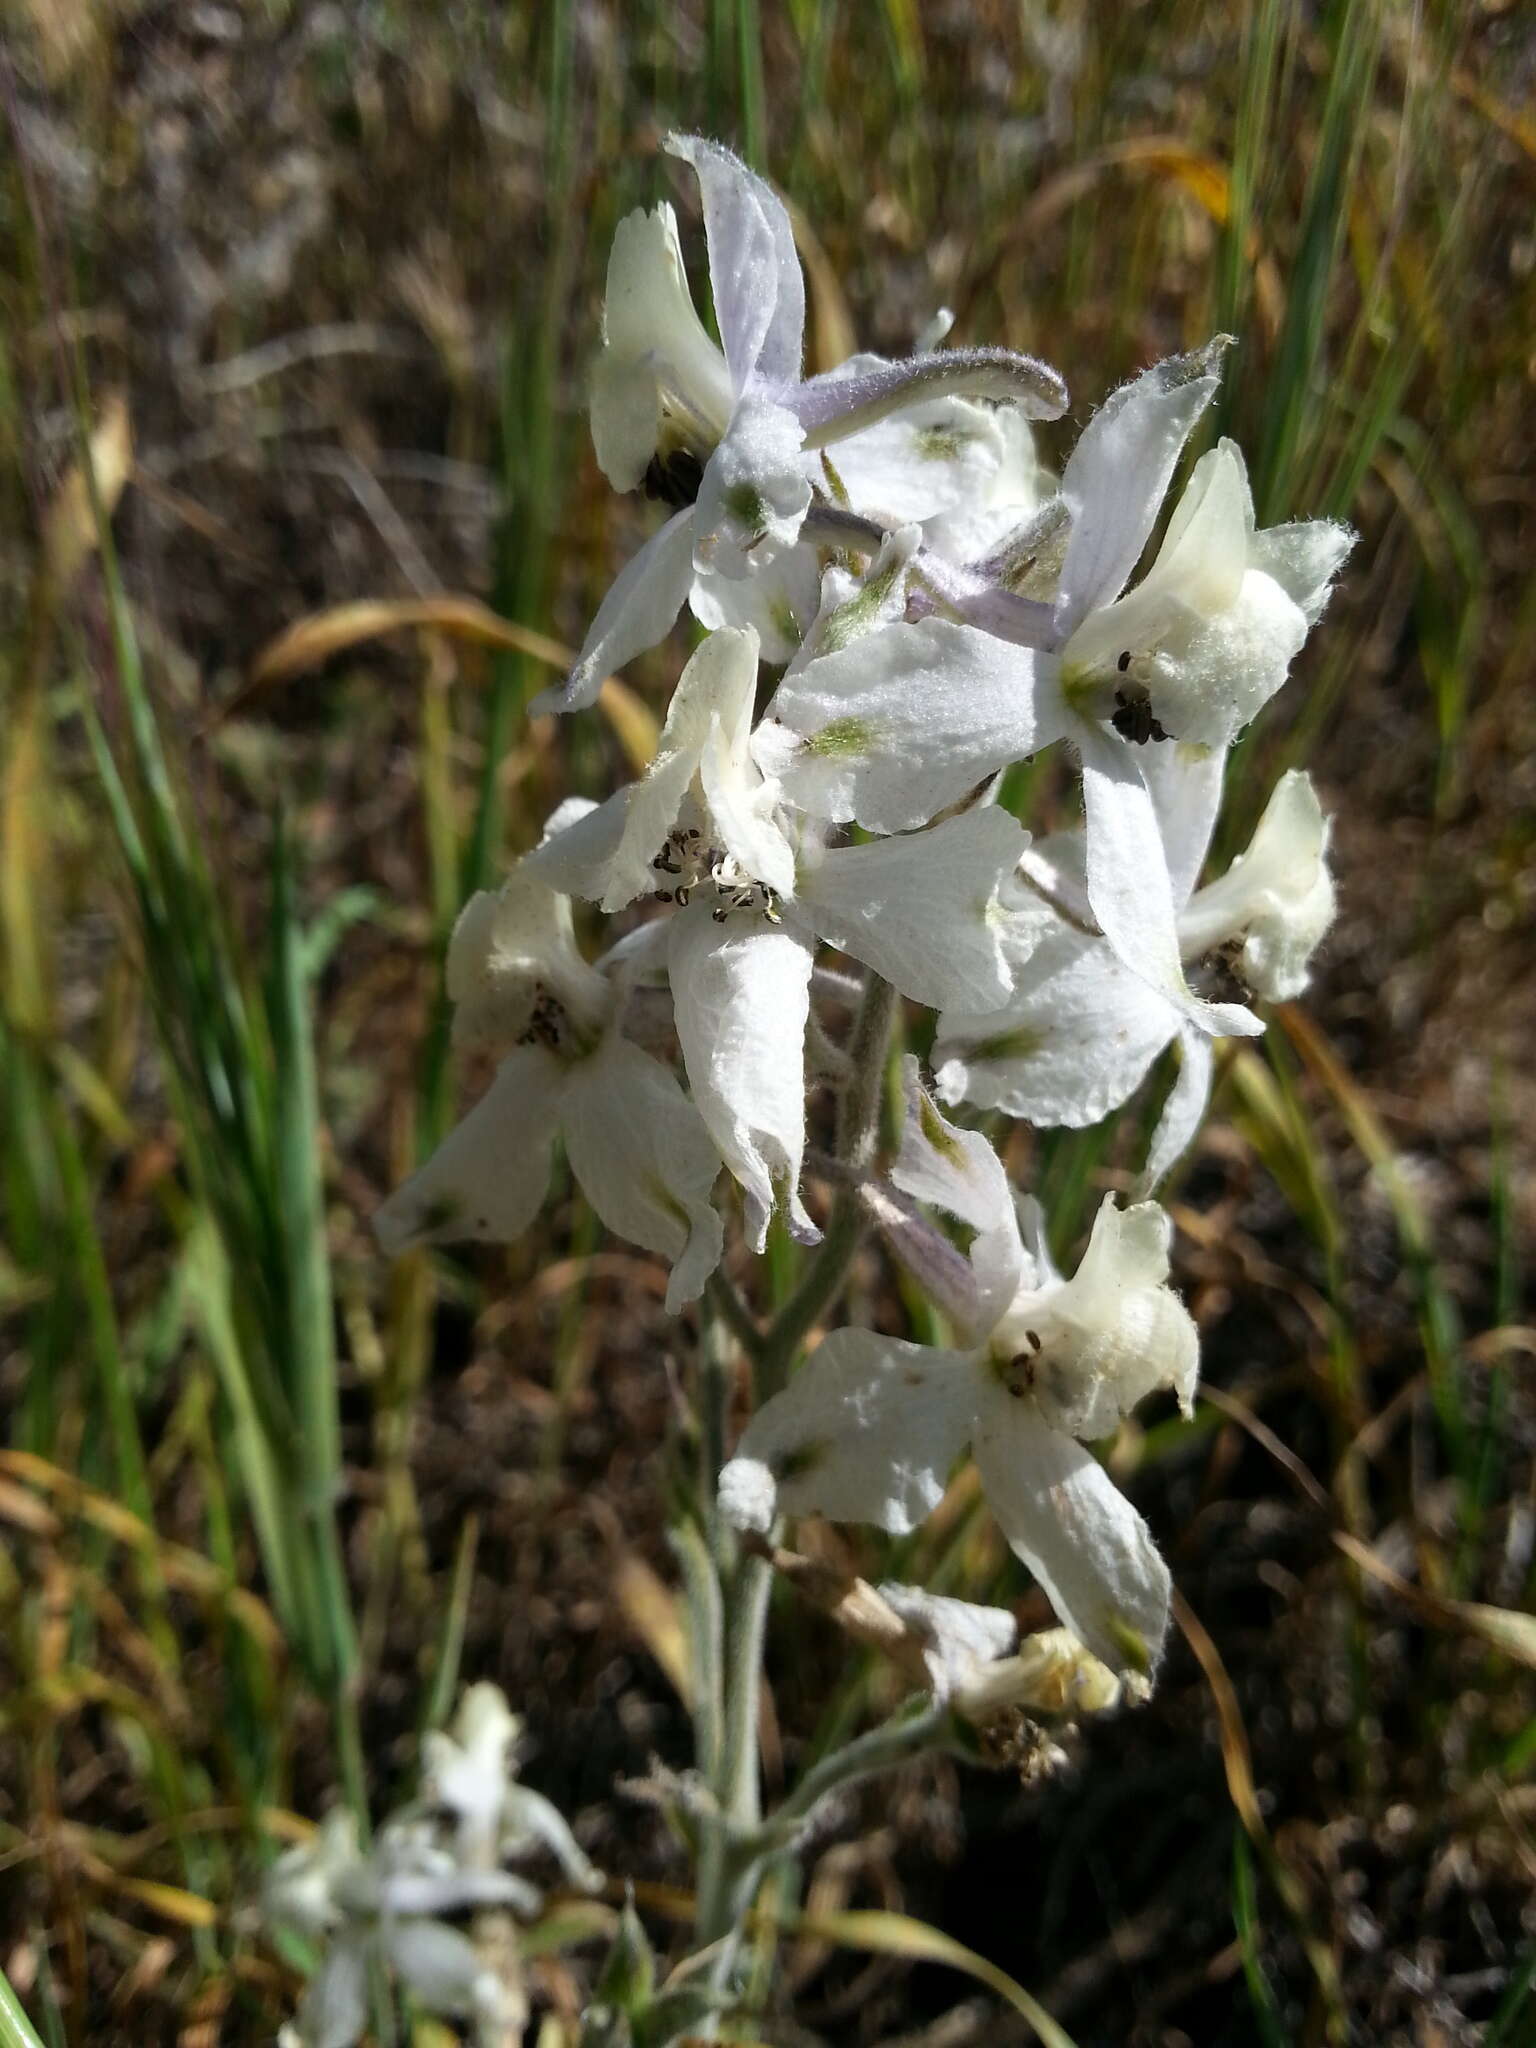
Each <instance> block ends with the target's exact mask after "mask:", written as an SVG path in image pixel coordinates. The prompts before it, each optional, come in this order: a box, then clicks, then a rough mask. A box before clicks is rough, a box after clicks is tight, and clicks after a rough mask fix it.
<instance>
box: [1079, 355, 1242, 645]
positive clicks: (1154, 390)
mask: <svg viewBox="0 0 1536 2048" xmlns="http://www.w3.org/2000/svg"><path fill="white" fill-rule="evenodd" d="M1217 359H1218V345H1217V344H1214V343H1213V344H1212V345H1211V347H1210V348H1206V349H1201V350H1199V351H1197V352H1196V353H1195V354H1193V355H1187V356H1170V357H1169V358H1168V359H1167V361H1166V362H1161V363H1156V364H1154V365H1153V367H1152V368H1151V369H1150V370H1146V371H1144V372H1143V373H1142V375H1141V376H1139V377H1137V378H1135V379H1134V380H1133V381H1132V382H1131V383H1129V384H1122V385H1121V387H1120V389H1119V390H1118V391H1114V392H1111V394H1110V395H1109V397H1108V398H1107V399H1106V400H1105V401H1104V403H1103V405H1101V406H1100V407H1099V409H1098V411H1097V412H1096V413H1095V414H1094V416H1093V418H1092V419H1091V420H1090V421H1089V422H1088V424H1087V426H1086V427H1085V428H1084V429H1083V431H1082V434H1081V435H1080V436H1079V438H1078V442H1077V446H1076V447H1075V448H1074V449H1073V451H1072V454H1071V457H1070V459H1069V461H1068V463H1067V466H1066V468H1065V469H1064V470H1063V472H1062V477H1061V494H1062V496H1063V498H1065V499H1066V501H1067V504H1068V506H1069V507H1070V509H1071V513H1072V536H1071V539H1070V540H1069V541H1068V542H1067V551H1066V557H1065V560H1064V561H1063V563H1062V570H1061V582H1060V586H1059V590H1058V595H1057V602H1056V617H1057V623H1058V627H1059V630H1060V634H1061V638H1062V639H1063V640H1065V639H1066V638H1067V637H1068V636H1069V635H1070V634H1071V633H1072V632H1073V631H1074V630H1075V629H1076V627H1077V626H1078V625H1079V624H1080V623H1081V621H1082V620H1083V619H1084V618H1085V617H1086V616H1087V615H1088V613H1089V612H1091V611H1093V610H1095V609H1096V608H1097V607H1098V606H1100V605H1106V604H1109V603H1111V602H1112V600H1113V599H1115V598H1116V597H1118V596H1119V594H1120V592H1121V590H1122V589H1123V588H1124V586H1125V581H1126V578H1127V577H1128V576H1129V575H1130V573H1131V571H1132V570H1133V569H1134V568H1135V566H1136V563H1137V561H1138V560H1139V558H1140V556H1141V551H1142V549H1143V548H1144V547H1145V546H1146V544H1147V536H1148V535H1149V534H1150V533H1151V531H1152V527H1153V523H1154V521H1155V520H1156V518H1157V514H1158V508H1159V507H1160V506H1161V504H1162V502H1163V499H1164V497H1165V496H1166V494H1167V490H1168V485H1169V482H1170V481H1171V479H1172V477H1173V471H1174V466H1175V464H1176V463H1177V462H1178V459H1179V455H1180V452H1181V451H1182V449H1183V446H1184V443H1185V442H1186V441H1187V440H1188V438H1189V434H1190V429H1191V428H1192V427H1193V426H1194V424H1195V422H1196V420H1197V419H1199V417H1200V415H1201V413H1202V412H1204V410H1205V408H1206V407H1207V406H1208V405H1209V404H1210V402H1211V399H1212V398H1213V397H1214V396H1215V393H1216V387H1217V383H1218V379H1217V377H1216V376H1215V375H1214V374H1213V371H1214V368H1215V364H1216V361H1217Z"/></svg>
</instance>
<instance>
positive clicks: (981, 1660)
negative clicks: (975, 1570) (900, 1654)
mask: <svg viewBox="0 0 1536 2048" xmlns="http://www.w3.org/2000/svg"><path fill="white" fill-rule="evenodd" d="M875 1590H876V1592H878V1593H879V1595H880V1597H881V1599H882V1600H883V1601H884V1602H885V1604H886V1606H887V1607H889V1608H890V1609H891V1611H892V1613H893V1614H895V1615H896V1616H897V1617H898V1618H899V1619H900V1620H902V1621H904V1622H905V1623H906V1625H907V1627H908V1628H909V1629H910V1630H911V1631H912V1633H913V1634H914V1635H915V1636H917V1637H919V1638H920V1639H921V1641H922V1642H923V1644H924V1653H923V1662H924V1664H925V1665H926V1666H927V1670H928V1680H929V1684H930V1685H931V1686H932V1688H933V1696H934V1698H935V1699H936V1700H937V1701H938V1702H939V1704H940V1705H941V1706H942V1705H943V1703H944V1702H945V1701H946V1700H947V1699H949V1698H950V1697H951V1696H952V1695H953V1694H954V1693H955V1692H956V1691H958V1690H960V1689H962V1688H964V1687H966V1686H970V1685H975V1684H977V1683H978V1682H979V1681H980V1680H981V1679H982V1678H983V1677H984V1676H985V1674H986V1669H987V1666H988V1665H989V1664H993V1663H995V1662H996V1661H997V1659H998V1658H999V1657H1006V1656H1007V1655H1008V1652H1009V1651H1010V1650H1011V1649H1012V1648H1013V1646H1014V1644H1015V1643H1016V1642H1017V1641H1018V1639H1019V1625H1018V1623H1017V1622H1016V1621H1015V1620H1014V1618H1013V1616H1012V1615H1011V1614H1010V1613H1009V1612H1008V1610H1007V1608H1005V1607H978V1606H976V1605H975V1604H974V1602H972V1601H970V1600H950V1599H946V1598H945V1597H944V1595H943V1594H940V1593H927V1592H924V1591H923V1589H922V1588H921V1587H920V1586H903V1585H900V1584H898V1583H897V1582H896V1581H895V1580H892V1579H885V1580H882V1581H881V1583H880V1585H879V1586H877V1587H876V1589H875Z"/></svg>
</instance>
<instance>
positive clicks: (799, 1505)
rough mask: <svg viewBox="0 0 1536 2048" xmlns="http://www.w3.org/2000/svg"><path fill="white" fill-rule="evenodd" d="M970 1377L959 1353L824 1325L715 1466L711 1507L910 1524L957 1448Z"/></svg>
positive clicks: (927, 1505) (740, 1515)
mask: <svg viewBox="0 0 1536 2048" xmlns="http://www.w3.org/2000/svg"><path fill="white" fill-rule="evenodd" d="M975 1384H976V1372H975V1366H974V1362H973V1360H972V1358H971V1357H970V1355H969V1354H968V1353H966V1352H956V1351H939V1350H935V1349H934V1348H933V1347H932V1346H931V1345H926V1344H907V1343H904V1342H903V1341H902V1340H901V1339H900V1338H897V1337H880V1336H876V1335H875V1333H874V1332H873V1331H872V1330H836V1331H834V1332H833V1334H832V1335H831V1336H830V1337H828V1338H827V1339H826V1341H825V1342H824V1343H823V1344H821V1345H820V1346H819V1347H818V1348H817V1350H816V1352H815V1354H814V1356H813V1357H812V1358H811V1359H810V1361H809V1363H808V1364H806V1365H804V1366H802V1367H801V1369H800V1371H799V1372H798V1373H797V1374H796V1375H795V1377H794V1378H793V1379H792V1380H791V1381H790V1383H789V1385H788V1386H787V1387H786V1388H785V1389H784V1390H783V1392H782V1393H778V1394H775V1395H774V1396H773V1398H772V1400H770V1401H766V1402H764V1404H763V1406H762V1407H761V1408H759V1409H758V1411H757V1413H756V1414H755V1415H754V1416H753V1418H752V1420H751V1421H750V1422H749V1423H748V1424H747V1427H746V1431H745V1433H744V1434H743V1436H742V1439H741V1442H740V1444H739V1445H738V1446H737V1450H736V1455H735V1457H734V1458H732V1460H731V1461H730V1463H729V1464H728V1465H727V1466H726V1467H725V1470H724V1471H723V1472H722V1473H721V1475H720V1504H721V1507H722V1509H723V1510H724V1512H725V1513H726V1514H727V1515H729V1516H730V1517H731V1518H732V1519H733V1520H735V1521H737V1522H738V1523H739V1525H740V1526H743V1527H752V1528H760V1529H766V1528H767V1527H768V1526H769V1523H770V1522H771V1521H772V1518H773V1514H774V1512H775V1511H776V1512H778V1513H780V1514H786V1515H807V1514H821V1515H829V1516H830V1517H831V1518H832V1520H833V1521H836V1522H873V1523H875V1524H876V1526H877V1527H879V1528H881V1529H884V1530H886V1531H887V1532H889V1533H890V1534H891V1535H900V1534H902V1533H903V1532H904V1531H905V1530H908V1529H911V1528H915V1527H916V1525H917V1524H918V1523H919V1522H920V1521H922V1519H923V1517H924V1516H925V1515H928V1514H931V1513H932V1511H933V1510H934V1509H935V1508H936V1507H937V1506H938V1504H939V1502H940V1501H941V1500H942V1499H943V1497H944V1488H945V1485H946V1484H947V1482H948V1479H949V1473H950V1468H951V1467H952V1466H953V1464H954V1462H955V1460H956V1459H957V1458H958V1457H959V1455H960V1453H961V1451H962V1450H963V1449H964V1448H965V1444H966V1440H967V1438H968V1437H969V1435H970V1430H971V1416H972V1410H973V1404H974V1399H975ZM765 1509H766V1512H767V1519H766V1520H765V1519H764V1511H765Z"/></svg>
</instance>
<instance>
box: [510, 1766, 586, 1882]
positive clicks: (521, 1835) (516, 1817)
mask: <svg viewBox="0 0 1536 2048" xmlns="http://www.w3.org/2000/svg"><path fill="white" fill-rule="evenodd" d="M535 1843H537V1844H538V1845H539V1846H541V1847H542V1848H545V1849H548V1850H549V1852H550V1854H551V1855H552V1856H553V1857H554V1858H555V1861H556V1862H557V1863H558V1864H559V1865H560V1868H561V1869H562V1870H563V1871H564V1872H565V1875H566V1876H567V1877H568V1878H569V1879H570V1881H571V1883H572V1884H579V1885H580V1886H581V1888H582V1890H583V1891H599V1890H601V1888H602V1883H603V1879H602V1875H601V1873H600V1872H599V1871H598V1870H597V1869H595V1868H594V1866H593V1865H592V1864H591V1863H590V1862H589V1861H588V1859H587V1857H586V1855H585V1853H584V1852H583V1850H582V1847H581V1844H580V1843H579V1842H578V1841H577V1840H576V1837H575V1836H574V1835H573V1834H572V1833H571V1829H570V1823H569V1822H568V1821H567V1820H566V1818H565V1815H564V1814H563V1813H562V1812H561V1811H560V1809H559V1808H558V1807H557V1806H555V1805H554V1804H553V1803H552V1802H551V1801H550V1800H548V1799H546V1798H545V1797H544V1795H543V1793H542V1792H535V1791H534V1790H533V1789H532V1788H531V1787H530V1786H528V1785H513V1786H510V1787H509V1788H508V1792H507V1803H506V1835H505V1848H506V1853H507V1854H508V1855H513V1856H515V1855H519V1854H521V1853H522V1852H523V1850H524V1849H526V1848H527V1847H529V1846H531V1845H533V1844H535Z"/></svg>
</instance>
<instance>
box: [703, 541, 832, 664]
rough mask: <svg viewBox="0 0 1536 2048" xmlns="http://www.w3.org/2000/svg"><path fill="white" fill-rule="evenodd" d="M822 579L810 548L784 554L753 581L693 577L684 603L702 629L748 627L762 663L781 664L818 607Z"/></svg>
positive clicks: (795, 647)
mask: <svg viewBox="0 0 1536 2048" xmlns="http://www.w3.org/2000/svg"><path fill="white" fill-rule="evenodd" d="M820 589H821V576H820V571H819V570H818V568H817V563H816V551H815V549H814V548H811V547H808V546H806V545H805V544H804V543H801V544H800V545H798V546H795V547H792V548H785V549H783V550H782V551H781V552H780V553H778V554H776V555H775V556H774V558H773V560H772V561H771V562H768V563H766V564H765V565H764V566H763V567H762V568H761V569H759V570H758V572H757V574H756V575H755V576H749V577H730V576H720V575H716V574H715V573H713V572H712V571H709V570H706V571H705V572H704V573H703V574H702V575H700V574H698V573H695V575H694V579H693V589H692V592H691V594H690V596H689V603H690V604H691V605H692V607H693V615H694V617H695V618H696V619H697V620H698V622H699V624H700V625H701V626H704V627H706V628H708V630H709V631H711V632H713V631H715V630H717V629H718V628H719V627H722V626H750V627H751V628H752V629H753V630H754V631H755V632H756V634H757V637H758V640H759V641H760V642H761V645H762V658H763V660H764V661H770V662H785V661H790V660H792V659H793V658H794V656H795V654H796V653H797V652H798V651H799V648H800V646H801V644H802V642H803V641H804V639H805V636H806V634H807V633H808V632H809V631H810V629H811V623H812V621H813V620H814V619H815V617H816V608H817V605H818V603H819V602H820Z"/></svg>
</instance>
